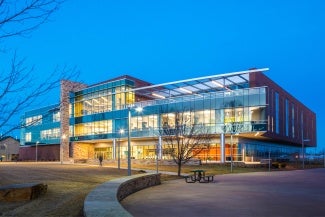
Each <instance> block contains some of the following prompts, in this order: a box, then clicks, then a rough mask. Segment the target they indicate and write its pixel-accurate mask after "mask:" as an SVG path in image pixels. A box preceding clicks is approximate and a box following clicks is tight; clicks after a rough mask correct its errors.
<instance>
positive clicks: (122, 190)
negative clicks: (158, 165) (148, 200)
mask: <svg viewBox="0 0 325 217" xmlns="http://www.w3.org/2000/svg"><path fill="white" fill-rule="evenodd" d="M160 184H161V181H160V174H151V175H145V176H140V177H137V178H134V179H130V180H128V181H126V182H123V183H122V184H121V185H120V187H119V188H118V190H117V195H116V197H117V199H118V201H121V200H123V199H124V198H126V197H127V196H129V195H130V194H133V193H134V192H137V191H140V190H142V189H145V188H148V187H151V186H155V185H160Z"/></svg>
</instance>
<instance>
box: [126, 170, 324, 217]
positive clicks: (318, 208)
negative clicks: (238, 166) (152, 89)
mask: <svg viewBox="0 0 325 217" xmlns="http://www.w3.org/2000/svg"><path fill="white" fill-rule="evenodd" d="M122 205H123V206H124V207H125V208H126V209H127V210H128V211H129V212H130V213H131V214H132V215H134V216H135V217H137V216H146V217H148V216H155V217H161V216H169V217H170V216H173V217H176V216H186V217H191V216H205V217H206V216H220V217H232V216H234V217H240V216H243V217H248V216H254V217H264V216H265V217H269V216H270V217H271V216H272V217H274V216H277V217H292V216H295V217H316V216H317V217H324V216H325V169H310V170H296V171H286V172H281V171H279V172H256V173H246V174H228V175H218V176H215V181H214V182H213V183H185V181H184V180H173V181H168V182H164V183H163V184H162V185H159V186H155V187H151V188H148V189H145V190H142V191H139V192H137V193H134V194H133V195H130V196H129V197H127V198H126V199H124V200H123V201H122Z"/></svg>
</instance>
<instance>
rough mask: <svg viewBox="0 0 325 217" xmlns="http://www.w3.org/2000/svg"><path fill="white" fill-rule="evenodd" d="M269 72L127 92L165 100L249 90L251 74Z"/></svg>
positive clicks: (242, 72) (235, 75)
mask: <svg viewBox="0 0 325 217" xmlns="http://www.w3.org/2000/svg"><path fill="white" fill-rule="evenodd" d="M267 70H269V68H261V69H252V70H246V71H239V72H231V73H225V74H218V75H211V76H204V77H199V78H191V79H186V80H181V81H173V82H167V83H162V84H157V85H150V86H145V87H139V88H134V89H132V90H128V91H127V92H130V91H131V92H134V93H136V95H138V96H143V97H146V98H148V99H164V98H170V97H177V96H182V95H190V94H200V93H208V92H211V91H224V90H232V89H240V88H247V87H248V84H249V73H253V72H263V71H267Z"/></svg>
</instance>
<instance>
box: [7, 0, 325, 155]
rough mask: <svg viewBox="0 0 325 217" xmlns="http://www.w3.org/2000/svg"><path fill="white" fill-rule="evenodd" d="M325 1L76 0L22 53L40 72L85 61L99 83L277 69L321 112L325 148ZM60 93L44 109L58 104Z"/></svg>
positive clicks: (283, 81) (276, 76)
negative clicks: (120, 78)
mask: <svg viewBox="0 0 325 217" xmlns="http://www.w3.org/2000/svg"><path fill="white" fill-rule="evenodd" d="M324 39H325V1H323V0H287V1H283V0H272V1H262V0H255V1H250V0H247V1H242V0H237V1H234V0H233V1H232V0H229V1H228V0H227V1H216V0H211V1H209V0H205V1H198V0H196V1H191V0H186V1H185V0H184V1H182V0H180V1H178V0H160V1H158V0H146V1H144V0H132V1H131V0H129V1H127V0H120V1H109V0H92V1H85V0H69V1H67V2H66V3H65V4H63V5H62V7H61V9H60V10H59V11H58V12H57V13H56V14H55V15H54V16H52V17H51V21H50V22H48V23H46V24H44V25H43V26H41V27H40V28H39V29H38V30H37V31H34V32H33V33H32V34H31V35H30V36H29V37H24V38H14V39H10V40H9V41H7V42H6V46H7V47H10V48H11V49H15V50H16V51H17V54H18V55H19V56H20V57H26V58H27V62H26V63H27V64H28V65H30V66H32V65H34V66H35V71H34V73H35V74H37V75H40V76H42V75H43V74H46V73H50V72H52V71H53V69H54V68H55V66H56V65H65V64H67V65H70V66H76V67H77V68H78V69H79V70H80V72H81V75H80V80H81V81H83V82H85V83H87V84H94V83H97V82H101V81H104V80H107V79H111V78H113V77H117V76H120V75H124V74H128V75H131V76H134V77H137V78H140V79H142V80H146V81H148V82H151V83H155V84H159V83H164V82H168V81H175V80H183V79H187V78H194V77H201V76H207V75H213V74H220V73H227V72H235V71H242V70H247V69H249V68H253V67H256V68H264V67H268V68H270V70H269V71H267V72H265V74H266V75H267V76H268V77H270V78H271V79H272V80H273V81H275V82H276V83H278V84H279V85H280V86H282V87H283V88H284V89H285V90H287V91H288V92H289V93H291V94H292V95H293V96H295V97H296V98H297V99H298V100H300V101H301V102H302V103H303V104H305V105H306V106H307V107H309V108H310V109H311V110H313V111H314V112H315V113H316V115H317V128H318V129H317V135H318V147H319V149H320V150H322V149H324V148H325V136H324V135H325V133H323V132H324V131H325V124H323V123H324V122H325V114H324V109H323V106H324V99H325V97H324V96H323V93H322V90H323V85H324V82H323V79H324V76H323V73H324V69H325V60H324V57H325V40H324ZM58 100H59V94H58V91H57V92H56V93H53V96H52V95H51V97H48V100H45V101H44V105H47V104H53V103H56V102H58Z"/></svg>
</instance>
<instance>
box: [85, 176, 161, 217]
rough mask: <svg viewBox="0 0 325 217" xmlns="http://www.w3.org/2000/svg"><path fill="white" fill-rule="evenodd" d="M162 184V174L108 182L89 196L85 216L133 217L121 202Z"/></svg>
mask: <svg viewBox="0 0 325 217" xmlns="http://www.w3.org/2000/svg"><path fill="white" fill-rule="evenodd" d="M160 183H161V181H160V174H138V175H134V176H127V177H124V178H119V179H114V180H111V181H108V182H106V183H104V184H102V185H100V186H98V187H97V188H95V189H94V190H93V191H91V192H90V193H89V194H88V195H87V197H86V199H85V202H84V216H85V217H95V216H100V217H115V216H119V217H131V216H132V215H131V214H130V213H129V212H128V211H126V210H125V209H124V208H123V207H122V205H121V204H120V202H119V201H121V200H122V199H123V198H125V197H127V196H128V195H130V194H132V193H134V192H136V191H139V190H141V189H144V188H148V187H150V186H153V185H159V184H160Z"/></svg>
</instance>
